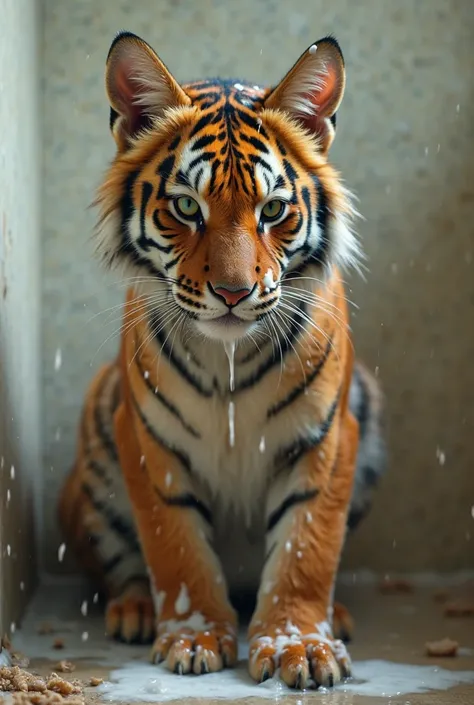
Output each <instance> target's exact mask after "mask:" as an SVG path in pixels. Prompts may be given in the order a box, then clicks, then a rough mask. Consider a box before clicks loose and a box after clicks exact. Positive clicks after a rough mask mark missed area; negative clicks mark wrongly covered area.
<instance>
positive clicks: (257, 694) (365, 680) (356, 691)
mask: <svg viewBox="0 0 474 705" xmlns="http://www.w3.org/2000/svg"><path fill="white" fill-rule="evenodd" d="M242 647H243V649H244V650H245V651H246V649H247V647H246V645H245V644H243V645H242ZM353 673H354V679H353V680H352V681H350V682H347V683H343V684H341V685H339V686H337V687H336V688H335V689H334V690H333V691H328V690H325V689H319V690H318V691H317V692H318V694H324V693H329V692H334V693H336V692H341V693H352V694H353V695H366V696H370V697H394V696H396V695H406V694H412V693H425V692H428V691H430V690H447V689H448V688H452V687H453V686H455V685H460V684H474V671H448V670H447V669H444V668H439V667H436V666H418V665H407V664H400V663H391V662H390V661H381V660H370V661H356V662H354V664H353ZM110 681H111V682H107V683H104V684H103V685H102V686H100V687H99V688H98V689H97V690H98V692H100V693H101V694H102V695H103V697H104V700H108V701H125V702H143V701H146V702H150V703H152V702H153V703H155V702H157V703H158V702H166V701H170V700H176V698H178V697H179V698H180V699H181V698H201V699H207V698H209V699H227V700H230V699H232V700H238V699H240V698H250V697H253V698H267V699H268V698H270V699H273V700H278V699H279V698H282V697H283V696H289V695H293V696H295V693H294V691H291V690H290V689H289V688H286V686H284V685H283V684H282V683H281V681H279V680H278V679H277V678H272V679H271V680H268V681H266V682H265V683H263V684H261V685H256V684H255V683H254V682H253V681H252V680H251V678H250V676H249V675H248V673H247V664H246V662H245V661H241V662H240V663H239V666H238V668H235V669H232V670H227V671H223V672H222V673H210V674H207V675H205V676H192V675H190V676H177V675H175V674H173V673H170V671H168V670H167V669H166V668H165V667H164V666H152V665H151V664H144V663H137V662H136V661H134V662H132V663H129V664H125V665H124V666H123V667H122V668H119V669H116V670H114V671H112V672H111V674H110ZM309 692H311V691H308V693H309ZM313 693H314V691H313ZM300 697H301V694H300ZM473 701H474V698H473Z"/></svg>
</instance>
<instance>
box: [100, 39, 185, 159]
mask: <svg viewBox="0 0 474 705" xmlns="http://www.w3.org/2000/svg"><path fill="white" fill-rule="evenodd" d="M105 85H106V90H107V95H108V97H109V102H110V129H111V130H112V134H113V136H114V138H115V141H116V143H117V147H118V149H119V150H120V151H123V150H125V149H127V148H128V146H129V144H130V139H131V138H134V137H136V136H137V134H138V133H139V132H140V131H141V130H144V129H148V128H149V127H150V126H151V125H152V123H153V119H154V118H157V117H160V116H161V115H163V113H164V111H165V110H166V109H167V108H178V107H184V106H187V105H190V104H191V100H190V98H189V96H187V95H186V93H185V92H184V91H183V89H182V88H181V86H180V85H179V83H178V82H177V81H176V80H175V79H174V78H173V76H172V75H171V74H170V72H169V71H168V69H167V68H166V66H165V65H164V63H163V62H162V61H161V59H160V58H159V57H158V55H157V54H156V53H155V52H154V51H153V49H152V48H151V47H150V46H149V45H148V44H147V43H146V42H145V41H143V39H140V37H137V36H136V35H135V34H131V33H130V32H121V33H120V34H118V35H117V37H116V38H115V39H114V41H113V43H112V46H111V47H110V50H109V54H108V56H107V63H106V71H105Z"/></svg>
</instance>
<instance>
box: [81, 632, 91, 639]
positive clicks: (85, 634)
mask: <svg viewBox="0 0 474 705" xmlns="http://www.w3.org/2000/svg"><path fill="white" fill-rule="evenodd" d="M88 638H89V632H82V636H81V639H82V641H87V640H88Z"/></svg>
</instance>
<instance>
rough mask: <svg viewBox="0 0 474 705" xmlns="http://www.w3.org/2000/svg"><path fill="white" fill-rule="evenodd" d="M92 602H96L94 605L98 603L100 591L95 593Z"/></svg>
mask: <svg viewBox="0 0 474 705" xmlns="http://www.w3.org/2000/svg"><path fill="white" fill-rule="evenodd" d="M92 602H93V603H94V605H96V604H97V603H98V602H99V593H98V592H96V593H95V594H94V597H93V598H92Z"/></svg>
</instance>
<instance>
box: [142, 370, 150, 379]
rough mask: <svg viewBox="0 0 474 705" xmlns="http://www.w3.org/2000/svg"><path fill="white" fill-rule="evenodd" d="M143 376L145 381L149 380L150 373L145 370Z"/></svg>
mask: <svg viewBox="0 0 474 705" xmlns="http://www.w3.org/2000/svg"><path fill="white" fill-rule="evenodd" d="M143 376H144V378H145V379H148V378H149V376H150V373H149V372H148V370H145V372H144V373H143Z"/></svg>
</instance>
